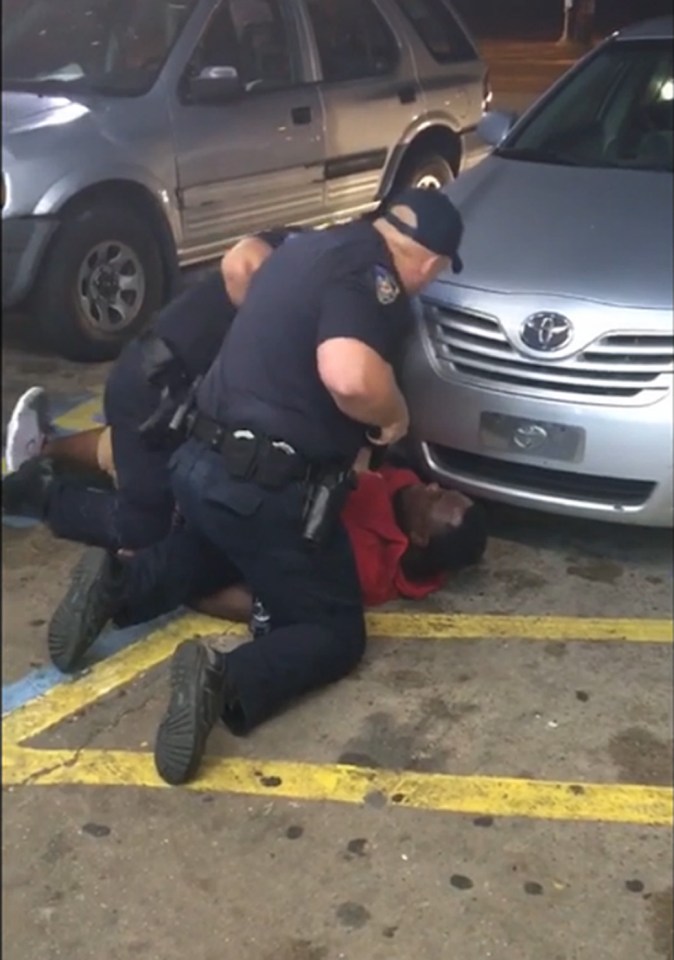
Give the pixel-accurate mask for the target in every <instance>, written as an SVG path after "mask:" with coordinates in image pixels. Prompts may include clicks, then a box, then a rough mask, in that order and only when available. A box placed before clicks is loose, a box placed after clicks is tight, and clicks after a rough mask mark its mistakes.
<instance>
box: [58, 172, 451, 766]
mask: <svg viewBox="0 0 674 960" xmlns="http://www.w3.org/2000/svg"><path fill="white" fill-rule="evenodd" d="M461 234H462V224H461V220H460V217H459V214H458V212H457V211H456V209H455V208H454V207H453V205H452V204H451V203H450V201H449V199H448V198H447V197H446V196H445V195H444V194H442V193H439V192H434V191H423V190H409V191H405V192H404V193H402V194H401V195H400V196H399V197H398V198H396V199H395V200H394V202H393V204H392V206H391V208H390V210H389V211H388V212H387V213H386V214H385V215H384V217H382V218H381V219H379V220H377V221H376V222H375V223H374V224H371V223H365V222H360V223H355V224H350V225H348V226H345V227H342V228H336V229H334V230H331V231H326V232H325V233H320V232H319V233H315V234H311V235H310V234H307V235H305V236H299V237H297V238H296V239H294V240H293V242H292V243H287V244H284V245H283V246H282V247H281V248H280V249H279V250H278V251H276V252H275V253H274V254H273V255H272V257H270V258H269V260H268V261H267V262H266V263H265V264H264V265H263V267H262V268H261V269H260V271H259V272H258V274H257V276H256V281H255V284H254V285H253V286H252V287H251V290H250V292H249V294H248V296H247V298H246V301H245V303H244V305H243V306H242V308H241V309H240V311H239V313H238V314H237V317H236V319H235V321H234V323H233V325H232V327H231V329H230V332H229V334H228V336H227V338H226V340H225V343H224V345H223V349H222V350H221V351H220V353H219V354H218V357H217V358H216V360H215V362H214V364H213V366H212V367H211V369H210V370H209V372H208V374H207V376H206V377H205V379H204V381H203V383H202V384H201V386H200V388H199V391H198V395H197V411H196V414H195V417H194V419H193V423H192V435H191V438H190V439H189V440H188V442H187V443H186V444H185V445H184V446H183V447H182V448H181V449H180V450H179V451H178V452H177V454H176V456H175V458H174V461H173V464H172V471H173V489H174V492H175V495H176V500H177V502H178V505H179V507H180V512H181V514H182V516H183V517H184V526H183V527H182V528H180V529H179V530H177V531H175V532H174V533H172V537H174V538H175V549H174V551H173V562H172V564H170V565H171V567H172V572H171V573H170V574H164V575H165V576H166V581H165V583H164V587H163V595H162V588H161V585H157V584H156V583H155V584H153V575H152V569H151V568H152V557H151V551H142V552H140V553H139V554H137V555H136V556H135V557H134V558H132V559H131V560H130V561H128V562H126V563H125V564H122V563H121V562H120V561H118V560H115V559H114V558H111V557H109V556H108V557H101V556H100V555H99V556H95V555H93V554H90V556H89V558H88V559H87V558H85V560H83V562H82V566H81V567H80V571H79V575H78V577H77V579H76V587H75V589H73V591H71V595H70V597H69V598H68V597H67V598H66V600H65V601H64V602H63V603H62V605H61V607H60V608H59V610H58V611H57V613H56V614H55V616H54V619H53V621H52V625H51V628H50V630H51V631H52V632H53V631H54V630H56V632H57V633H58V634H59V635H60V636H62V637H67V638H68V642H69V644H70V646H71V649H74V648H77V650H78V651H79V652H80V653H81V651H82V650H84V649H86V647H87V646H88V645H89V644H90V643H91V642H93V640H94V639H95V637H96V635H97V634H98V632H99V631H100V629H101V628H102V626H103V624H104V623H105V622H106V620H107V619H108V617H110V616H113V617H115V618H116V619H117V620H118V621H119V620H120V619H121V617H122V616H124V617H126V621H127V622H128V621H129V620H132V619H134V610H135V619H138V618H139V611H141V610H142V611H143V614H144V615H145V616H147V615H150V614H155V615H156V614H158V613H161V612H164V611H165V610H168V609H171V608H175V606H176V605H177V604H179V603H180V602H181V601H182V600H183V599H185V598H187V597H189V596H194V595H199V594H200V593H202V594H203V593H206V592H207V590H208V589H209V587H210V586H212V585H211V584H208V578H209V576H210V577H212V576H213V569H214V568H215V567H217V569H218V574H219V581H220V585H222V580H223V569H230V570H231V572H232V582H237V581H240V580H242V579H243V580H244V581H245V582H246V583H247V584H248V585H249V586H250V588H251V589H252V591H253V593H254V594H255V595H256V596H257V597H259V598H260V600H261V601H262V603H263V604H264V607H265V609H266V610H267V611H268V613H269V615H270V619H271V627H272V629H271V631H270V632H269V633H268V634H267V635H266V636H263V637H260V638H258V639H255V640H254V641H252V642H250V643H245V644H243V645H242V646H240V647H238V648H237V649H236V650H234V651H233V652H232V653H228V654H227V655H223V654H219V653H216V652H215V651H213V650H211V649H209V648H207V647H206V646H204V645H202V644H201V643H199V642H196V641H188V642H186V643H183V644H182V645H181V646H180V647H179V648H178V650H177V651H176V653H175V655H174V659H173V662H172V667H171V688H172V692H171V699H170V703H169V706H168V710H167V712H166V715H165V717H164V719H163V720H162V722H161V725H160V728H159V731H158V735H157V741H156V747H155V761H156V764H157V769H158V771H159V773H160V774H161V776H162V777H163V778H164V779H165V780H166V781H167V782H169V783H174V784H177V783H183V782H185V781H186V780H189V779H190V778H191V777H192V776H193V775H194V774H195V773H196V771H197V769H198V766H199V762H200V760H201V757H202V754H203V751H204V748H205V743H206V739H207V737H208V735H209V733H210V731H211V729H212V727H213V725H214V724H215V722H216V720H217V719H218V717H222V718H223V719H224V721H225V723H226V724H227V726H228V727H229V728H230V730H232V731H233V732H234V733H239V734H242V733H246V732H248V731H249V730H251V729H252V728H253V727H255V726H256V725H257V724H259V723H261V722H262V721H264V720H265V719H267V718H268V717H269V716H271V715H272V714H274V713H275V712H276V711H278V709H279V708H280V707H281V706H282V705H283V704H285V703H286V702H288V701H289V700H292V699H294V698H295V697H298V696H300V695H302V694H304V693H306V692H308V691H309V690H312V689H315V688H317V687H320V686H323V685H325V684H328V683H331V682H333V681H336V680H338V679H340V678H341V677H343V676H345V675H346V674H347V673H349V672H350V671H351V670H353V668H354V667H355V666H356V665H357V663H358V662H359V661H360V659H361V657H362V654H363V651H364V648H365V622H364V613H363V605H362V600H361V594H360V586H359V582H358V577H357V573H356V568H355V563H354V559H353V556H352V553H351V547H350V543H349V540H348V536H347V534H346V532H345V530H344V529H343V527H342V526H341V520H340V513H341V507H342V505H343V502H344V499H345V497H346V496H347V495H348V490H349V479H350V467H351V465H352V464H353V461H354V459H355V457H356V455H357V453H358V451H359V450H360V449H361V448H362V447H363V446H365V445H366V443H367V438H368V436H369V437H370V439H371V440H372V441H374V442H379V443H382V444H389V443H393V442H395V441H396V440H398V439H400V438H401V437H402V436H404V434H405V433H406V431H407V427H408V413H407V407H406V404H405V401H404V399H403V397H402V395H401V393H400V390H399V388H398V386H397V382H396V377H395V373H394V370H393V367H392V362H393V361H394V360H395V358H396V357H397V356H398V354H399V349H400V346H401V343H402V342H403V341H404V338H405V337H406V336H407V334H408V333H409V332H410V325H411V322H412V313H411V306H410V302H409V299H408V295H409V294H414V293H417V292H418V291H419V290H420V289H421V288H422V287H423V286H425V285H426V284H427V283H429V282H430V281H431V280H432V279H434V277H435V276H436V275H437V274H438V273H439V272H440V271H441V270H442V269H444V268H445V267H446V266H448V265H449V263H450V262H452V263H453V266H454V269H459V268H460V261H459V259H458V253H457V249H458V246H459V243H460V239H461ZM272 319H273V322H272ZM164 561H165V557H164V558H163V560H162V562H163V563H164ZM153 603H154V604H155V605H154V609H153V608H152V606H153ZM129 611H131V613H129Z"/></svg>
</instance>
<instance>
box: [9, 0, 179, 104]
mask: <svg viewBox="0 0 674 960" xmlns="http://www.w3.org/2000/svg"><path fill="white" fill-rule="evenodd" d="M196 4H197V0H68V2H67V3H55V2H54V0H22V2H19V3H6V2H4V0H3V5H2V84H3V88H4V89H9V90H11V89H27V90H33V89H37V90H43V89H47V88H49V89H56V90H59V91H60V90H61V89H66V88H67V89H69V90H72V91H73V92H77V91H80V92H87V91H92V92H101V93H106V94H109V95H113V96H114V95H119V96H123V95H126V96H130V95H131V96H132V95H137V94H141V93H144V92H146V91H147V90H149V89H150V87H151V86H152V84H153V83H154V81H155V80H156V79H157V77H158V75H159V72H160V70H161V68H162V66H163V64H164V61H165V60H166V58H167V56H168V55H169V53H170V52H171V49H172V47H173V45H174V43H175V41H176V40H177V38H178V36H179V35H180V32H181V31H182V29H183V27H184V25H185V23H186V22H187V20H188V18H189V16H190V15H191V13H192V11H193V9H194V7H195V6H196Z"/></svg>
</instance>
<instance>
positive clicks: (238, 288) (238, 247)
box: [220, 237, 274, 307]
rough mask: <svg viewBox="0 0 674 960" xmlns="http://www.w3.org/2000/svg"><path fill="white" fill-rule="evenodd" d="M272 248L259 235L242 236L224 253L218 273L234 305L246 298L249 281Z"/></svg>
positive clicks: (271, 251) (269, 254) (238, 304)
mask: <svg viewBox="0 0 674 960" xmlns="http://www.w3.org/2000/svg"><path fill="white" fill-rule="evenodd" d="M273 249H274V248H273V247H272V246H270V244H268V243H267V242H266V240H263V239H262V238H260V237H244V238H243V240H239V242H238V243H237V244H235V245H234V246H233V247H232V249H231V250H228V251H227V253H226V254H225V255H224V257H223V258H222V261H221V263H220V273H221V275H222V280H223V283H224V284H225V288H226V290H227V295H228V297H229V299H230V300H231V301H232V303H233V304H234V306H236V307H240V306H241V304H242V303H243V301H244V300H245V299H246V294H247V293H248V287H249V286H250V281H251V280H252V278H253V276H254V275H255V273H256V272H257V271H258V270H259V269H260V267H261V266H262V264H263V263H264V262H265V260H266V259H267V258H268V257H269V256H271V254H272V253H273Z"/></svg>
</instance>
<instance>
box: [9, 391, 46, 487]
mask: <svg viewBox="0 0 674 960" xmlns="http://www.w3.org/2000/svg"><path fill="white" fill-rule="evenodd" d="M31 406H34V407H35V408H36V414H37V419H38V423H40V424H41V425H45V436H46V433H47V426H46V425H47V424H48V423H49V401H48V399H47V393H46V391H45V390H44V389H43V388H42V387H31V388H30V389H29V390H26V392H25V393H23V394H22V395H21V396H20V397H19V399H18V400H17V401H16V404H15V405H14V409H13V410H12V415H11V417H10V418H9V423H8V424H7V442H6V444H5V463H6V464H7V472H8V473H14V472H15V471H16V470H18V469H19V467H20V466H21V464H22V463H25V459H26V458H25V457H23V458H21V459H20V460H17V459H15V456H14V454H15V451H14V445H15V443H16V437H17V434H18V432H19V425H20V423H21V414H22V413H23V412H24V411H25V410H26V409H27V408H28V407H31ZM40 408H42V409H40ZM39 453H40V451H39V450H38V451H36V454H35V455H36V456H38V455H39Z"/></svg>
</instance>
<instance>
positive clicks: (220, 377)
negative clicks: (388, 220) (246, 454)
mask: <svg viewBox="0 0 674 960" xmlns="http://www.w3.org/2000/svg"><path fill="white" fill-rule="evenodd" d="M411 318H412V312H411V307H410V302H409V299H408V297H407V296H406V294H405V293H404V291H403V290H402V288H401V286H400V283H399V281H398V279H397V278H396V275H395V271H394V267H393V263H392V261H391V258H390V255H389V252H388V248H387V246H386V244H385V242H384V240H383V238H382V237H381V235H380V234H379V233H378V232H377V231H376V230H375V229H374V227H373V226H372V224H370V223H368V222H366V221H358V222H356V223H352V224H348V225H347V226H343V227H334V228H332V229H329V230H323V231H315V232H314V231H312V232H310V233H305V234H299V235H297V236H294V237H292V238H291V239H289V240H288V241H287V242H286V243H284V244H283V246H282V247H281V248H280V249H278V250H277V251H276V252H275V253H274V255H273V256H272V257H270V258H269V260H267V262H266V263H265V264H264V265H263V266H262V267H261V268H260V270H259V271H258V273H257V274H256V275H255V277H254V279H253V282H252V283H251V286H250V289H249V291H248V295H247V297H246V301H245V303H244V304H243V306H242V307H241V309H240V310H239V312H238V314H237V316H236V319H235V320H234V323H233V324H232V327H231V328H230V331H229V333H228V335H227V337H226V339H225V342H224V344H223V347H222V349H221V350H220V351H219V353H218V355H217V357H216V359H215V361H214V363H213V366H212V367H211V368H210V370H209V372H208V374H207V375H206V377H205V379H204V381H203V383H202V384H201V386H200V388H199V392H198V398H197V400H198V406H199V409H200V410H201V411H202V412H203V413H205V414H206V415H208V416H209V417H212V418H213V419H214V420H217V421H218V422H220V423H223V424H227V425H228V426H230V427H233V428H238V427H248V428H251V429H254V430H257V431H259V432H261V433H263V434H266V435H267V436H269V437H271V438H272V439H280V440H285V441H286V442H287V443H290V444H292V446H294V447H295V448H296V449H297V450H298V451H300V452H301V453H302V454H303V455H304V456H305V457H306V458H307V459H309V460H313V461H325V460H336V459H340V460H341V459H350V458H351V457H354V456H355V454H356V453H357V451H358V449H359V448H360V447H361V446H362V445H363V443H364V440H365V431H366V426H365V425H364V424H360V423H357V422H356V421H354V420H352V419H351V418H350V417H347V416H346V415H345V414H343V413H342V412H341V411H340V410H339V408H338V407H337V406H336V404H335V402H334V400H333V399H332V397H331V396H330V394H329V393H328V391H327V390H326V388H325V387H324V386H323V384H322V382H321V380H320V378H319V375H318V369H317V362H316V350H317V348H318V347H319V346H320V344H321V343H323V342H325V341H326V340H331V339H334V338H339V337H348V338H353V339H356V340H360V341H361V342H362V343H365V344H367V346H369V347H371V348H372V349H373V350H375V351H376V352H377V353H378V354H379V355H380V356H381V357H382V359H383V360H385V361H386V362H388V363H391V364H393V363H394V362H395V360H396V359H397V357H398V353H399V349H400V345H401V342H402V340H403V338H404V336H405V335H406V334H407V332H408V331H409V329H410V324H411Z"/></svg>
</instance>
